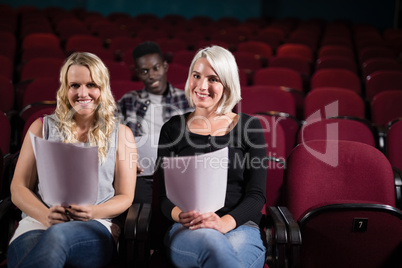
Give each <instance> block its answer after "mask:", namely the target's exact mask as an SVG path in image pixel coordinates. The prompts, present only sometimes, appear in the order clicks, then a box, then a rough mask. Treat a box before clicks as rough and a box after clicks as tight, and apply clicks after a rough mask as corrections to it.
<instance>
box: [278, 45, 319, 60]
mask: <svg viewBox="0 0 402 268" xmlns="http://www.w3.org/2000/svg"><path fill="white" fill-rule="evenodd" d="M276 55H277V56H296V57H301V58H304V59H307V60H309V61H310V62H313V60H314V55H313V51H312V49H311V48H310V47H308V46H307V45H303V44H293V43H285V44H282V45H280V46H278V48H277V49H276Z"/></svg>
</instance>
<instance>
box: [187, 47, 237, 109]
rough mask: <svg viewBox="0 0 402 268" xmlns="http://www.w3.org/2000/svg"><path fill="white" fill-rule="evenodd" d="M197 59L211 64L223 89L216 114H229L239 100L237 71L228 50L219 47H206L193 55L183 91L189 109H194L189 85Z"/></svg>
mask: <svg viewBox="0 0 402 268" xmlns="http://www.w3.org/2000/svg"><path fill="white" fill-rule="evenodd" d="M199 58H205V59H207V60H208V62H209V64H211V67H212V68H213V69H214V71H215V72H216V74H217V75H218V77H219V79H220V81H221V83H222V85H223V88H224V91H223V96H222V99H221V100H220V102H219V105H218V108H217V110H216V113H217V114H227V113H229V112H231V111H232V110H233V108H234V106H235V105H236V104H237V103H238V102H239V101H240V100H241V87H240V79H239V69H238V67H237V63H236V60H235V57H234V56H233V54H232V53H231V52H230V51H229V50H227V49H225V48H223V47H220V46H211V47H206V48H203V49H201V50H199V51H198V52H197V54H195V56H194V58H193V60H192V62H191V65H190V69H189V72H188V77H187V82H186V86H185V89H184V90H185V94H186V98H187V101H188V103H189V104H190V106H191V107H194V102H193V100H192V98H191V90H190V88H189V86H190V84H189V83H190V78H191V75H192V72H193V69H194V65H195V63H196V61H197V60H198V59H199Z"/></svg>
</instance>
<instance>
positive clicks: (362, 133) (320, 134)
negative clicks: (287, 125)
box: [297, 117, 376, 147]
mask: <svg viewBox="0 0 402 268" xmlns="http://www.w3.org/2000/svg"><path fill="white" fill-rule="evenodd" d="M335 137H336V138H337V139H338V140H349V141H356V142H362V143H365V144H368V145H371V146H373V147H375V146H376V143H375V135H374V133H373V130H372V129H371V125H370V124H369V123H368V122H366V121H363V120H361V119H357V118H356V119H354V118H352V117H341V118H327V119H322V120H320V121H317V122H313V123H311V124H309V123H308V121H306V122H305V124H304V125H303V126H302V127H301V128H300V131H299V133H298V136H297V142H298V144H300V143H304V142H308V141H311V140H328V139H331V138H332V139H333V138H335Z"/></svg>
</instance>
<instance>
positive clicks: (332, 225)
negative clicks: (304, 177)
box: [300, 203, 402, 268]
mask: <svg viewBox="0 0 402 268" xmlns="http://www.w3.org/2000/svg"><path fill="white" fill-rule="evenodd" d="M401 220H402V213H401V211H400V210H397V209H395V208H393V207H390V206H385V205H377V204H365V203H363V204H353V203H352V204H348V205H328V206H324V207H320V208H317V209H316V210H313V211H311V212H310V214H309V215H308V216H307V217H305V218H304V219H302V220H301V222H300V228H301V232H302V239H303V242H302V246H301V265H300V266H301V267H303V268H309V267H327V268H336V267H347V268H349V267H350V268H352V267H369V268H376V267H393V268H398V267H400V264H401V260H400V256H401V255H402V247H401V237H402V228H401ZM359 227H360V228H359ZM378 245H381V246H380V247H379V246H378Z"/></svg>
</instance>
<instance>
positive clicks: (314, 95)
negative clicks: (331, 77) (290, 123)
mask: <svg viewBox="0 0 402 268" xmlns="http://www.w3.org/2000/svg"><path fill="white" fill-rule="evenodd" d="M334 103H337V107H338V110H337V114H336V115H335V116H354V117H360V118H365V104H364V101H363V99H362V97H361V96H359V95H358V94H357V93H356V92H354V91H352V90H348V89H344V88H335V87H322V88H316V89H314V90H312V91H310V92H309V93H308V94H307V95H306V97H305V99H304V119H307V118H308V117H309V116H311V115H312V114H314V113H315V112H317V111H320V113H322V114H324V113H325V112H326V111H325V108H326V107H327V106H328V105H330V104H334ZM331 116H334V115H331ZM323 117H328V116H325V115H324V116H323Z"/></svg>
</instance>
